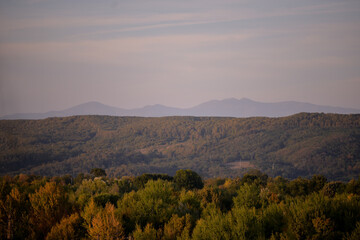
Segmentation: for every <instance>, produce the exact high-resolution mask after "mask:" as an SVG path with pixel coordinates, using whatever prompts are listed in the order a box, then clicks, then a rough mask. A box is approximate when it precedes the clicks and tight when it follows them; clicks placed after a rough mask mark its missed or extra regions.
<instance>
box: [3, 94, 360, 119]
mask: <svg viewBox="0 0 360 240" xmlns="http://www.w3.org/2000/svg"><path fill="white" fill-rule="evenodd" d="M301 112H308V113H337V114H351V113H360V110H359V109H352V108H342V107H333V106H322V105H315V104H311V103H304V102H295V101H286V102H276V103H264V102H257V101H253V100H251V99H247V98H242V99H236V98H228V99H224V100H211V101H208V102H205V103H202V104H200V105H197V106H194V107H191V108H174V107H168V106H164V105H160V104H156V105H148V106H145V107H142V108H134V109H123V108H117V107H112V106H108V105H104V104H102V103H99V102H87V103H84V104H80V105H77V106H75V107H72V108H68V109H65V110H62V111H50V112H46V113H18V114H13V115H6V116H3V117H0V119H45V118H49V117H68V116H77V115H108V116H139V117H165V116H199V117H201V116H209V117H214V116H217V117H284V116H290V115H293V114H296V113H301Z"/></svg>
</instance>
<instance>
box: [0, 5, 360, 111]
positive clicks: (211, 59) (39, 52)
mask: <svg viewBox="0 0 360 240" xmlns="http://www.w3.org/2000/svg"><path fill="white" fill-rule="evenodd" d="M229 97H235V98H242V97H247V98H251V99H253V100H257V101H264V102H277V101H284V100H295V101H305V102H311V103H315V104H325V105H333V106H344V107H353V108H359V109H360V1H359V0H354V1H347V0H342V1H339V0H336V1H335V0H334V1H331V0H316V1H314V0H301V1H295V0H286V1H282V0H277V1H275V0H274V1H270V0H262V1H257V0H245V1H241V0H218V1H215V0H182V1H178V0H177V1H175V0H155V1H153V0H121V1H116V0H111V1H110V0H76V1H74V0H1V1H0V116H1V115H5V114H11V113H16V112H46V111H49V110H62V109H65V108H68V107H71V106H74V105H77V104H80V103H84V102H88V101H99V102H102V103H104V104H108V105H112V106H117V107H123V108H133V107H141V106H144V105H149V104H156V103H159V104H164V105H167V106H173V107H190V106H194V105H196V104H199V103H202V102H204V101H208V100H211V99H224V98H229Z"/></svg>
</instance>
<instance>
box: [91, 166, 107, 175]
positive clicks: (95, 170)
mask: <svg viewBox="0 0 360 240" xmlns="http://www.w3.org/2000/svg"><path fill="white" fill-rule="evenodd" d="M90 174H92V175H94V177H105V176H106V172H105V170H104V169H102V168H93V169H91V171H90Z"/></svg>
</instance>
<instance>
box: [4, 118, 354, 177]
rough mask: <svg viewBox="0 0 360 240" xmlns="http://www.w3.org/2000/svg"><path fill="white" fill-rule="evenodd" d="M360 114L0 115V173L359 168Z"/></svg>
mask: <svg viewBox="0 0 360 240" xmlns="http://www.w3.org/2000/svg"><path fill="white" fill-rule="evenodd" d="M359 142H360V114H348V115H340V114H322V113H321V114H319V113H300V114H296V115H292V116H289V117H281V118H267V117H253V118H226V117H162V118H146V117H114V116H93V115H92V116H73V117H62V118H47V119H42V120H1V121H0V149H1V151H0V176H1V175H5V174H11V175H15V174H20V173H28V174H40V175H49V176H56V175H62V174H72V175H77V174H78V173H82V172H83V173H84V172H88V171H90V169H92V168H96V167H100V168H104V169H106V171H107V172H108V173H109V176H132V175H140V174H142V173H167V174H174V173H175V172H176V170H178V169H192V170H194V171H196V172H198V173H199V174H201V175H202V176H204V177H206V178H208V177H236V176H239V175H240V174H242V173H244V171H246V168H248V167H255V168H257V169H259V170H261V171H263V172H265V173H266V174H268V175H269V176H283V177H286V178H296V177H299V176H302V177H311V176H312V175H313V174H323V175H325V176H326V177H327V178H328V179H332V180H346V181H348V180H350V179H351V178H356V177H358V176H359V174H360V158H359V156H360V145H359Z"/></svg>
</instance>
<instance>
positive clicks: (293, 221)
mask: <svg viewBox="0 0 360 240" xmlns="http://www.w3.org/2000/svg"><path fill="white" fill-rule="evenodd" d="M0 193H1V194H0V239H47V240H51V239H150V240H151V239H159V240H162V239H164V240H167V239H359V238H360V178H358V179H352V180H350V181H347V182H339V181H328V180H327V179H326V177H324V176H322V175H314V176H312V177H311V178H301V177H298V178H296V179H293V180H289V179H286V178H283V177H280V176H278V177H269V176H268V175H266V174H264V173H262V172H260V171H256V170H252V171H250V172H248V173H246V174H245V175H243V176H242V177H235V178H211V179H207V180H203V179H202V178H201V177H200V176H199V175H198V174H197V173H196V172H194V171H192V170H178V171H177V172H176V173H175V175H174V176H170V175H167V174H142V175H140V176H137V177H131V176H130V177H125V176H124V177H122V178H113V177H107V176H106V171H105V170H103V169H100V168H96V169H92V170H91V171H90V174H79V175H77V176H76V177H72V176H71V175H64V176H54V177H42V176H39V175H25V174H20V175H16V176H2V177H0Z"/></svg>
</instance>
